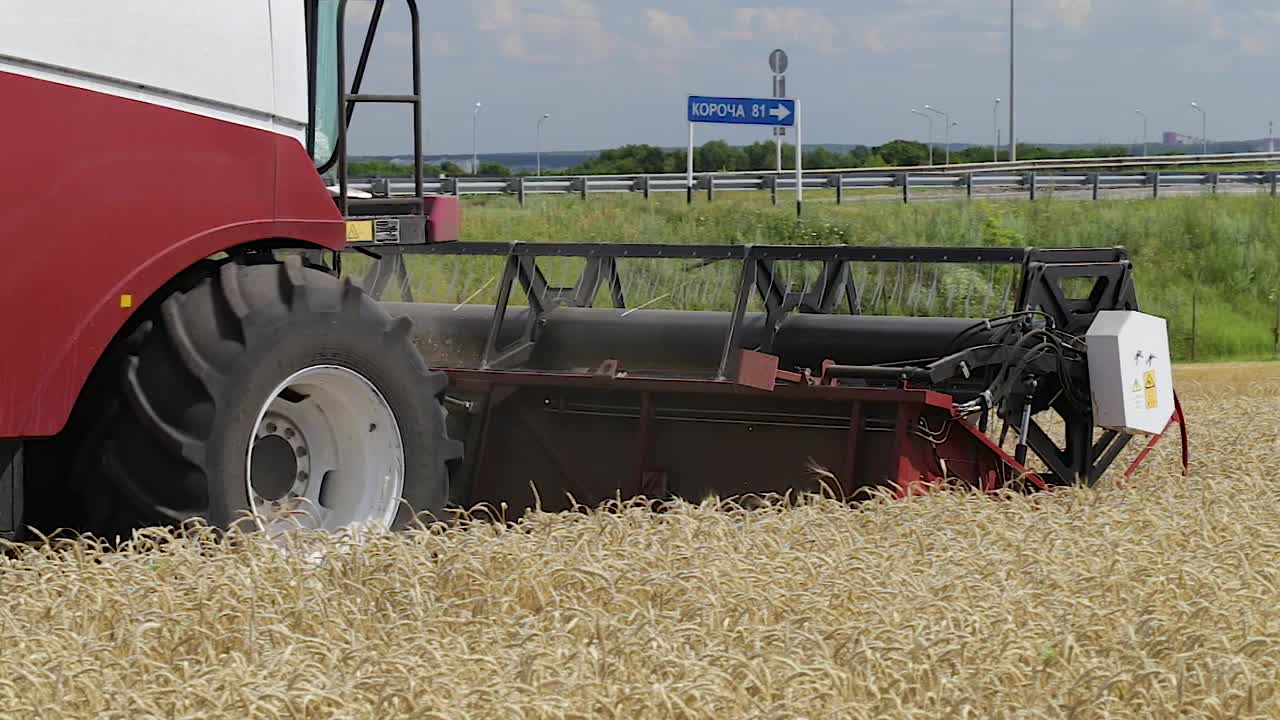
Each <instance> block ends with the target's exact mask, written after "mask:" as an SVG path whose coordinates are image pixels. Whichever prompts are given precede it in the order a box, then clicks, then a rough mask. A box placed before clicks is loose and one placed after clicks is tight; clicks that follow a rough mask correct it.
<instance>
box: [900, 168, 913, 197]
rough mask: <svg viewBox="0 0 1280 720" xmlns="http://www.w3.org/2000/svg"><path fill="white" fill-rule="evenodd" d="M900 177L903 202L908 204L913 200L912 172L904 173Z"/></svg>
mask: <svg viewBox="0 0 1280 720" xmlns="http://www.w3.org/2000/svg"><path fill="white" fill-rule="evenodd" d="M899 177H900V178H901V179H902V202H903V204H906V203H909V202H911V173H902V175H900V176H899Z"/></svg>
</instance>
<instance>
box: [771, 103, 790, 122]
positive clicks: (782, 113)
mask: <svg viewBox="0 0 1280 720" xmlns="http://www.w3.org/2000/svg"><path fill="white" fill-rule="evenodd" d="M769 114H770V115H772V116H774V117H776V118H778V120H780V121H781V120H786V119H787V116H788V115H790V114H791V111H790V110H788V109H787V106H785V105H779V106H778V107H776V108H774V109H772V110H770V111H769Z"/></svg>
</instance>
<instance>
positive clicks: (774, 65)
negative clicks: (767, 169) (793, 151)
mask: <svg viewBox="0 0 1280 720" xmlns="http://www.w3.org/2000/svg"><path fill="white" fill-rule="evenodd" d="M789 63H790V61H789V60H788V59H787V53H786V51H784V50H783V49H782V48H778V49H776V50H774V51H773V52H771V53H769V69H770V70H772V71H773V96H774V97H776V98H784V97H786V96H787V76H786V72H787V65H788V64H789ZM786 135H787V129H786V128H785V127H775V128H774V129H773V149H774V152H775V153H776V155H777V160H776V165H775V168H774V169H775V170H776V171H777V172H778V173H781V172H782V138H784V137H786Z"/></svg>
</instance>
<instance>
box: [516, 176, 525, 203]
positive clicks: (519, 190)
mask: <svg viewBox="0 0 1280 720" xmlns="http://www.w3.org/2000/svg"><path fill="white" fill-rule="evenodd" d="M516 197H517V198H519V199H520V207H524V178H523V177H518V178H516Z"/></svg>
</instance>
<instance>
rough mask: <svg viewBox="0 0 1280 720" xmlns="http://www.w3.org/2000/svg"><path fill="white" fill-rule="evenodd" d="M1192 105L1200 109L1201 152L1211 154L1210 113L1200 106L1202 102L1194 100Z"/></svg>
mask: <svg viewBox="0 0 1280 720" xmlns="http://www.w3.org/2000/svg"><path fill="white" fill-rule="evenodd" d="M1191 107H1193V108H1195V109H1196V110H1198V111H1200V143H1201V146H1200V147H1201V149H1200V152H1201V154H1203V155H1208V154H1209V119H1208V115H1207V114H1206V113H1205V111H1204V108H1202V107H1200V104H1199V103H1194V102H1193V103H1191Z"/></svg>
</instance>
